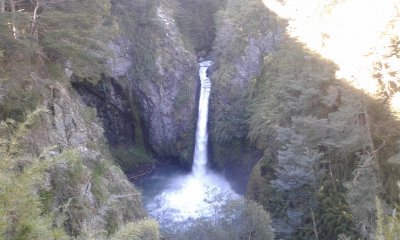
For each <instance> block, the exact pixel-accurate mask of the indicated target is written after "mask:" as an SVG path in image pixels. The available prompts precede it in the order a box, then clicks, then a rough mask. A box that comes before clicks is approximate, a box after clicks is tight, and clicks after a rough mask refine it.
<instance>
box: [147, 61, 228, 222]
mask: <svg viewBox="0 0 400 240" xmlns="http://www.w3.org/2000/svg"><path fill="white" fill-rule="evenodd" d="M212 64H213V63H212V61H204V62H200V70H199V77H200V81H201V88H200V98H199V112H198V119H197V127H196V139H195V150H194V156H193V167H192V172H191V173H190V174H182V173H176V174H173V175H168V174H166V172H162V173H160V174H155V175H153V176H152V177H151V179H149V180H148V186H149V187H148V188H147V189H148V190H149V193H150V194H146V193H145V194H144V196H145V199H146V198H149V196H150V195H151V196H150V199H151V200H150V201H146V205H145V206H146V208H147V209H148V210H149V213H150V215H151V216H153V217H155V218H156V219H157V220H158V221H159V222H160V224H161V225H162V226H164V227H166V226H169V225H171V224H172V226H173V224H174V223H175V222H183V221H186V220H188V219H195V218H198V217H211V216H212V214H213V213H214V209H213V206H212V205H211V204H210V201H213V199H215V198H216V197H217V198H218V199H219V203H218V204H223V203H224V202H225V201H226V200H227V197H228V195H226V193H227V194H229V196H230V197H232V196H235V193H234V192H233V191H232V189H231V187H230V185H229V183H228V182H227V181H226V180H225V179H224V178H223V177H222V176H220V175H219V174H217V173H215V172H213V171H212V170H209V169H207V142H208V133H207V121H208V105H209V97H210V91H211V82H210V79H209V78H208V77H207V69H208V67H210V66H211V65H212ZM169 171H170V170H169ZM223 194H225V195H226V197H221V196H222V195H223Z"/></svg>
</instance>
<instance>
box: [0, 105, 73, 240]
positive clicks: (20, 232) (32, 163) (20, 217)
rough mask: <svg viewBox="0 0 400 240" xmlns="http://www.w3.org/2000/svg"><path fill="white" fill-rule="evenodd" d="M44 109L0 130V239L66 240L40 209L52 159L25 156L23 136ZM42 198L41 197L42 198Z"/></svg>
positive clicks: (5, 123)
mask: <svg viewBox="0 0 400 240" xmlns="http://www.w3.org/2000/svg"><path fill="white" fill-rule="evenodd" d="M42 112H43V110H36V111H34V112H32V113H30V114H28V115H27V118H26V119H25V120H24V121H23V122H21V123H16V122H15V121H13V120H7V121H6V122H2V123H1V128H0V137H1V139H0V140H1V141H0V142H1V144H0V186H1V189H2V191H0V238H2V239H66V235H65V233H64V232H63V230H62V229H61V228H60V226H55V225H53V222H52V215H51V214H50V213H48V212H46V211H45V210H44V209H43V207H44V206H43V204H42V201H41V196H40V195H41V194H40V192H44V191H46V190H44V189H41V188H42V187H43V185H44V183H43V181H44V174H45V171H46V170H47V169H48V167H49V166H50V164H51V160H42V159H40V160H39V159H37V158H35V157H32V156H29V157H28V158H26V157H27V156H26V155H24V147H23V146H24V144H23V143H24V137H25V136H26V134H27V133H28V132H29V129H30V128H31V127H32V126H33V124H34V123H35V122H36V119H37V117H38V116H39V115H40V114H41V113H42ZM42 196H43V195H42Z"/></svg>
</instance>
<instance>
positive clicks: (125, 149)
mask: <svg viewBox="0 0 400 240" xmlns="http://www.w3.org/2000/svg"><path fill="white" fill-rule="evenodd" d="M111 153H112V154H113V155H114V157H115V159H116V161H117V163H118V164H119V165H120V166H121V168H122V170H124V171H126V172H129V171H133V170H135V169H136V168H137V167H139V166H140V165H142V164H146V163H153V162H154V159H153V158H152V157H151V156H150V155H149V153H148V152H147V151H146V149H145V148H144V146H142V145H124V146H117V147H111Z"/></svg>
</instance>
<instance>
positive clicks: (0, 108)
mask: <svg viewBox="0 0 400 240" xmlns="http://www.w3.org/2000/svg"><path fill="white" fill-rule="evenodd" d="M26 84H30V83H29V81H26V82H16V83H13V84H12V86H10V85H8V86H7V91H6V92H5V94H4V99H3V101H0V120H6V119H7V118H10V119H14V120H15V121H23V120H24V118H25V117H26V116H25V113H26V112H29V111H33V110H34V109H35V108H36V107H37V106H38V104H39V102H40V101H41V99H42V97H41V95H40V94H39V93H38V91H36V90H35V89H31V90H26V91H25V92H24V93H23V94H21V89H23V88H24V85H26Z"/></svg>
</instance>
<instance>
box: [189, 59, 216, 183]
mask: <svg viewBox="0 0 400 240" xmlns="http://www.w3.org/2000/svg"><path fill="white" fill-rule="evenodd" d="M199 65H200V70H199V77H200V82H201V88H200V98H199V112H198V118H197V128H196V144H195V149H194V158H193V167H192V171H193V174H194V175H195V176H198V177H200V176H204V175H205V174H206V170H207V146H208V132H207V121H208V102H209V98H210V91H211V82H210V79H209V78H208V77H207V69H208V67H209V66H211V65H212V62H211V61H205V62H201V63H200V64H199Z"/></svg>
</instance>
